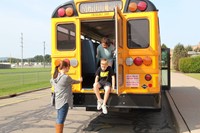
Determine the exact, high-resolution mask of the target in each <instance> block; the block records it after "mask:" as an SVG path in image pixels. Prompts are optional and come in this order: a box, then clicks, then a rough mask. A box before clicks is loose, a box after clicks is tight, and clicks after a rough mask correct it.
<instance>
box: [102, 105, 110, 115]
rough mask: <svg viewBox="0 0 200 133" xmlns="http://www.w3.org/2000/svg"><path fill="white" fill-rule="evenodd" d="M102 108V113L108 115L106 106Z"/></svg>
mask: <svg viewBox="0 0 200 133" xmlns="http://www.w3.org/2000/svg"><path fill="white" fill-rule="evenodd" d="M101 107H102V112H103V113H104V114H108V110H107V108H106V105H102V106H101Z"/></svg>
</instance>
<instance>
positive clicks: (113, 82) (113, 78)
mask: <svg viewBox="0 0 200 133" xmlns="http://www.w3.org/2000/svg"><path fill="white" fill-rule="evenodd" d="M112 89H113V90H114V89H115V76H114V75H113V76H112Z"/></svg>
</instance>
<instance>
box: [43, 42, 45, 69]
mask: <svg viewBox="0 0 200 133" xmlns="http://www.w3.org/2000/svg"><path fill="white" fill-rule="evenodd" d="M43 43H44V56H43V60H44V62H43V63H44V68H45V41H44V42H43Z"/></svg>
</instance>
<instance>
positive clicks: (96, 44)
mask: <svg viewBox="0 0 200 133" xmlns="http://www.w3.org/2000/svg"><path fill="white" fill-rule="evenodd" d="M93 44H94V48H95V58H96V55H97V47H98V46H99V45H100V44H99V43H93ZM99 66H100V59H98V58H96V68H98V67H99Z"/></svg>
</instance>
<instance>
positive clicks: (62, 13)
mask: <svg viewBox="0 0 200 133" xmlns="http://www.w3.org/2000/svg"><path fill="white" fill-rule="evenodd" d="M58 16H59V17H64V16H65V9H64V8H60V9H58Z"/></svg>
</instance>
